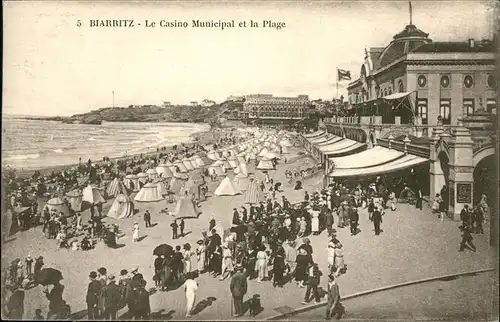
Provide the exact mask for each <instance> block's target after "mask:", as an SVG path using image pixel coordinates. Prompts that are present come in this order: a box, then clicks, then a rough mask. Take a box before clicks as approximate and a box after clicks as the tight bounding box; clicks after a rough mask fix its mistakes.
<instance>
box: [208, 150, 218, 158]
mask: <svg viewBox="0 0 500 322" xmlns="http://www.w3.org/2000/svg"><path fill="white" fill-rule="evenodd" d="M207 157H208V158H209V159H210V160H213V161H216V160H218V159H219V158H218V156H217V153H216V152H215V151H214V150H212V151H209V152H208V153H207Z"/></svg>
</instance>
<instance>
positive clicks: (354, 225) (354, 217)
mask: <svg viewBox="0 0 500 322" xmlns="http://www.w3.org/2000/svg"><path fill="white" fill-rule="evenodd" d="M349 217H350V228H351V236H354V235H356V233H357V232H358V222H359V213H358V208H356V207H355V206H352V207H351V209H350V211H349Z"/></svg>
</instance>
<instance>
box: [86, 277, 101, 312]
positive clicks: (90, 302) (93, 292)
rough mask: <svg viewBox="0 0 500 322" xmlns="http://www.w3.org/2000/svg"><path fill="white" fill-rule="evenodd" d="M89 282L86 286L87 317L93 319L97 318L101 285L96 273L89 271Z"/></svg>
mask: <svg viewBox="0 0 500 322" xmlns="http://www.w3.org/2000/svg"><path fill="white" fill-rule="evenodd" d="M89 278H90V283H89V285H88V288H87V299H86V301H87V318H88V319H89V320H94V319H98V318H99V307H98V303H99V298H100V296H101V290H102V285H101V283H100V282H99V281H97V273H96V272H90V274H89Z"/></svg>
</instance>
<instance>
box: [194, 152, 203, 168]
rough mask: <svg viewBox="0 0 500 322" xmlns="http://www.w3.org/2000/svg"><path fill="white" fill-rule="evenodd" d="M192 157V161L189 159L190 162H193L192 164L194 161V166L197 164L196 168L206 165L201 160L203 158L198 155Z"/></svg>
mask: <svg viewBox="0 0 500 322" xmlns="http://www.w3.org/2000/svg"><path fill="white" fill-rule="evenodd" d="M193 159H194V160H193V161H191V163H193V164H194V163H195V162H196V166H197V167H198V168H201V167H204V166H205V165H206V164H205V162H203V159H202V158H201V157H200V156H199V155H195V156H194V157H193Z"/></svg>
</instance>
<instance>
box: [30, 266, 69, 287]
mask: <svg viewBox="0 0 500 322" xmlns="http://www.w3.org/2000/svg"><path fill="white" fill-rule="evenodd" d="M62 279H63V276H62V273H61V271H59V270H57V269H55V268H50V267H49V268H42V270H41V271H40V273H39V275H38V279H37V281H36V282H37V283H38V284H42V285H43V286H47V285H51V284H55V283H57V282H59V281H60V280H62Z"/></svg>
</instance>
